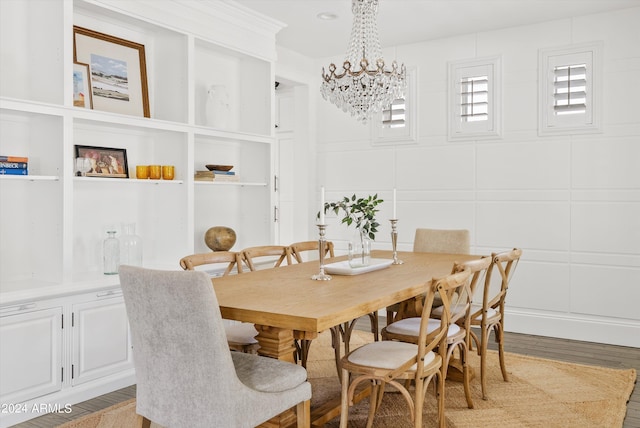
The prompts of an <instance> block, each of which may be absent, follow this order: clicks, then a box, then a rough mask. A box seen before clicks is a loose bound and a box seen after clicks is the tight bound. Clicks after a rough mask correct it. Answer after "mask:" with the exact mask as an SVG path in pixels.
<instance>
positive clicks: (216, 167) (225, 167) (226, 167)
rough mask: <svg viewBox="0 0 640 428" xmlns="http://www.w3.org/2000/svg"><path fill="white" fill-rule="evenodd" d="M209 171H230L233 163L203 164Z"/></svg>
mask: <svg viewBox="0 0 640 428" xmlns="http://www.w3.org/2000/svg"><path fill="white" fill-rule="evenodd" d="M205 166H206V167H207V169H208V170H209V171H213V170H216V171H231V169H232V168H233V165H205Z"/></svg>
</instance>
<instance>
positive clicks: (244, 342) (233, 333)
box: [180, 251, 260, 354]
mask: <svg viewBox="0 0 640 428" xmlns="http://www.w3.org/2000/svg"><path fill="white" fill-rule="evenodd" d="M241 257H242V255H241V254H240V253H237V252H233V251H212V252H210V253H200V254H191V255H189V256H185V257H183V258H182V259H180V266H181V267H182V269H184V270H195V269H196V268H197V267H198V266H203V267H204V266H216V265H219V264H223V265H224V264H226V266H227V267H226V269H225V271H224V272H223V273H222V276H226V275H228V274H229V273H230V272H232V271H233V268H234V267H236V268H237V271H238V273H242V259H241ZM224 331H225V333H226V334H227V343H228V344H229V348H231V349H232V350H234V351H239V352H246V353H249V354H256V353H257V352H258V348H260V345H259V344H258V341H257V340H256V336H257V334H258V330H256V328H255V327H254V325H253V324H251V323H246V322H237V321H234V322H233V323H232V324H225V326H224Z"/></svg>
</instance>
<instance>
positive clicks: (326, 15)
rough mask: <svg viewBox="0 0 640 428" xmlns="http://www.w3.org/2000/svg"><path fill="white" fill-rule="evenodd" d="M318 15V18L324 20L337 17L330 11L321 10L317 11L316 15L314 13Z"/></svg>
mask: <svg viewBox="0 0 640 428" xmlns="http://www.w3.org/2000/svg"><path fill="white" fill-rule="evenodd" d="M316 16H317V17H318V19H324V20H326V21H330V20H332V19H336V18H338V15H336V14H335V13H331V12H322V13H319V14H318V15H316Z"/></svg>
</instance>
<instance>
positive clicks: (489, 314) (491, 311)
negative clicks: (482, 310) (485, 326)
mask: <svg viewBox="0 0 640 428" xmlns="http://www.w3.org/2000/svg"><path fill="white" fill-rule="evenodd" d="M497 314H498V312H497V311H496V310H495V309H493V308H489V309H487V318H491V317H493V316H496V315H497ZM472 321H477V322H480V321H482V314H480V315H478V316H477V317H475V318H474V319H473V320H472Z"/></svg>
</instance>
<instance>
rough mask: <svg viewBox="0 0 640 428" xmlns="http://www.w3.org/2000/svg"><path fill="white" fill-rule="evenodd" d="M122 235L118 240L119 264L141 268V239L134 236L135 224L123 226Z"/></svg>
mask: <svg viewBox="0 0 640 428" xmlns="http://www.w3.org/2000/svg"><path fill="white" fill-rule="evenodd" d="M122 229H123V231H124V235H123V236H122V238H121V239H120V263H121V264H123V265H132V266H142V239H141V238H140V237H139V236H138V235H136V225H135V223H128V224H124V225H123V227H122Z"/></svg>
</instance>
